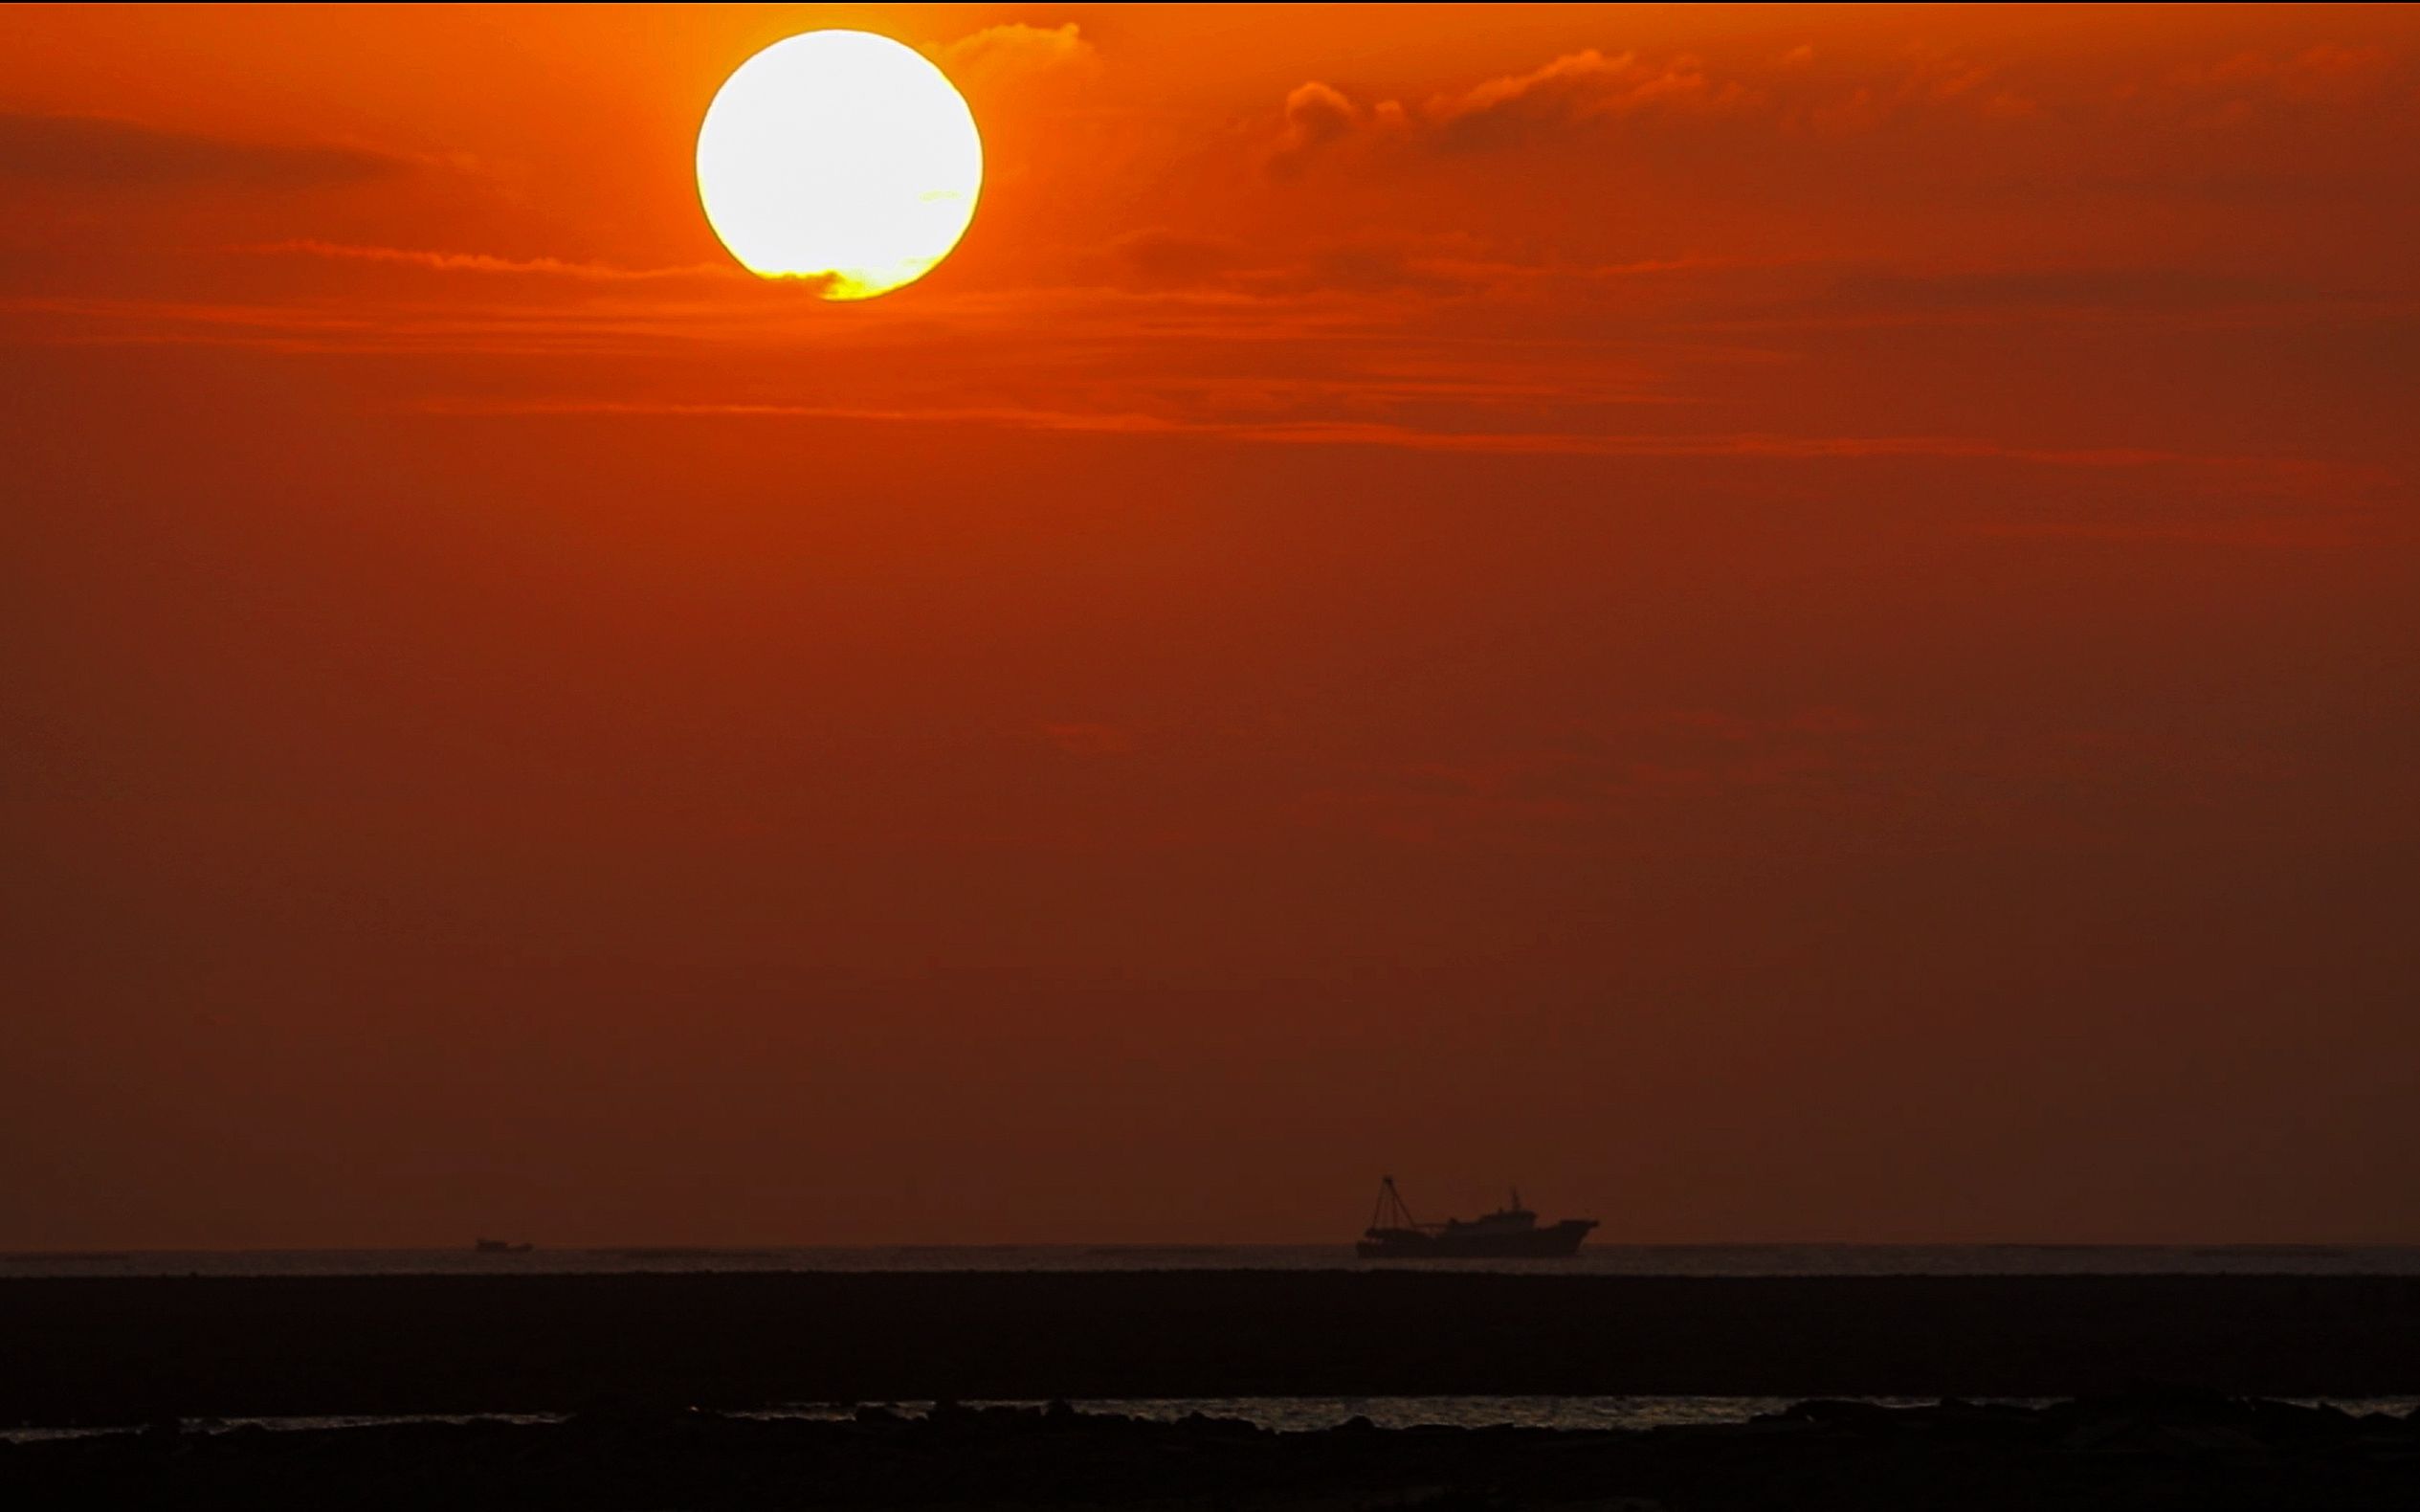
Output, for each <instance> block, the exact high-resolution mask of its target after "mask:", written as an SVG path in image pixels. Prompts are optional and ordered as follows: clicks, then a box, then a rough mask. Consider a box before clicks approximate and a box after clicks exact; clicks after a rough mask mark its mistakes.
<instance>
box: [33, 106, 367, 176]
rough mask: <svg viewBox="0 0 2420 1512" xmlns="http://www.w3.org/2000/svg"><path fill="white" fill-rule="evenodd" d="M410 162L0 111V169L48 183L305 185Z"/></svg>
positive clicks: (340, 149) (99, 119)
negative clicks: (1, 112) (7, 113)
mask: <svg viewBox="0 0 2420 1512" xmlns="http://www.w3.org/2000/svg"><path fill="white" fill-rule="evenodd" d="M408 167H411V160H409V159H407V158H404V157H401V156H398V155H396V154H392V153H388V152H381V151H377V150H374V149H371V148H368V147H361V146H351V145H339V144H331V143H316V142H303V143H286V142H253V141H244V140H240V139H236V138H232V137H221V136H214V135H211V134H209V133H206V132H198V131H186V130H180V129H177V128H175V127H169V126H156V125H148V124H145V123H144V122H136V121H123V120H119V119H116V118H113V117H107V116H49V115H0V177H6V178H12V179H18V180H24V181H32V182H37V183H44V184H50V185H55V186H63V187H71V188H82V189H103V190H121V191H139V190H144V189H200V188H227V187H249V188H255V189H321V188H327V187H331V186H336V185H344V184H354V183H360V182H363V181H366V180H370V179H378V178H384V177H387V176H389V175H391V174H395V173H399V172H402V171H404V170H405V169H406V168H408Z"/></svg>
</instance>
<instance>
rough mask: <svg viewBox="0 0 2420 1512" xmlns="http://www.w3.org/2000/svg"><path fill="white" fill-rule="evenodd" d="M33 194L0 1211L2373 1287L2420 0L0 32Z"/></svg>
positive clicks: (2418, 354) (294, 1238)
mask: <svg viewBox="0 0 2420 1512" xmlns="http://www.w3.org/2000/svg"><path fill="white" fill-rule="evenodd" d="M833 24H842V25H856V26H864V27H868V28H871V29H874V30H878V31H882V32H884V33H888V34H891V35H894V36H897V37H899V38H900V39H901V40H903V41H906V42H909V43H911V44H912V45H915V46H918V47H920V48H922V49H923V50H925V51H926V52H927V53H928V54H929V55H930V56H933V57H934V58H935V59H936V60H937V61H938V62H940V63H941V64H942V65H943V66H944V68H945V69H946V70H948V71H949V72H950V73H951V75H952V76H953V77H954V78H956V79H957V80H958V81H959V82H960V84H961V87H962V88H963V89H964V90H965V92H966V95H967V97H968V100H970V102H971V103H972V105H973V108H974V110H975V113H976V117H977V119H978V121H979V122H981V124H982V127H983V130H984V133H985V137H986V143H987V152H988V164H989V169H990V171H989V176H988V180H987V183H986V188H985V192H984V198H983V201H982V204H981V207H980V209H979V211H978V212H977V215H976V218H975V222H974V225H973V228H972V230H971V231H970V232H969V233H968V234H967V236H966V240H965V242H964V243H963V244H962V245H961V247H960V248H959V250H958V252H957V253H956V254H955V255H954V256H952V257H951V258H950V259H949V260H948V261H947V262H945V263H944V265H943V266H942V267H941V268H940V269H939V270H938V271H937V272H935V273H934V274H933V275H932V276H931V277H930V278H927V279H926V280H924V281H923V282H921V283H919V284H917V285H915V286H914V287H912V288H910V289H907V290H904V291H902V292H900V293H899V294H896V295H893V296H891V297H888V298H885V299H881V300H873V301H869V302H866V303H862V304H851V305H835V304H828V303H822V302H818V301H814V300H810V299H807V298H805V297H803V296H802V294H801V291H799V290H798V289H796V288H788V287H782V286H777V285H768V284H762V283H758V282H756V281H754V280H752V279H750V278H747V277H746V276H745V275H744V274H742V273H740V272H739V271H738V270H737V269H736V268H735V267H733V266H731V265H730V264H729V262H728V259H727V258H726V257H725V256H724V255H723V254H722V250H721V248H720V247H719V245H718V244H717V243H716V241H715V240H714V237H713V235H712V233H711V232H710V231H709V230H708V229H707V227H706V226H705V224H704V221H703V219H702V217H701V216H700V215H699V211H698V207H697V201H696V195H695V189H694V186H693V182H692V176H691V171H690V154H691V151H692V146H693V143H694V137H695V131H696V127H697V123H698V121H699V117H700V115H701V114H702V112H703V110H704V108H705V104H706V101H707V100H709V99H710V98H711V97H712V94H713V92H714V90H715V88H716V86H717V84H718V83H719V82H720V81H721V79H722V77H723V76H724V75H726V74H727V73H728V72H729V71H730V70H731V69H732V68H734V67H736V66H737V65H738V64H739V63H740V62H741V61H742V60H744V58H745V57H746V56H749V55H750V54H751V53H752V52H754V51H755V50H756V49H758V48H760V47H762V46H764V45H766V44H767V43H769V42H771V41H773V40H775V39H777V38H779V37H781V36H784V35H788V34H789V33H794V32H798V31H803V30H808V29H810V28H812V27H814V26H818V25H833ZM0 201H5V209H6V211H7V213H6V214H5V216H0V375H4V376H5V383H6V388H5V392H6V394H7V396H8V402H7V404H6V405H5V406H0V447H5V451H0V459H5V467H6V472H5V475H0V476H5V479H6V490H5V494H0V499H5V504H4V505H0V963H4V964H5V968H6V969H5V978H6V981H5V986H0V993H5V1004H4V1005H0V1248H42V1247H50V1248H91V1247H100V1246H132V1245H155V1246H177V1245H254V1244H296V1245H302V1244H382V1243H441V1244H453V1243H457V1242H463V1241H465V1240H466V1239H467V1237H468V1236H469V1235H471V1234H474V1233H479V1232H487V1233H494V1232H510V1233H514V1234H523V1233H525V1234H527V1235H529V1236H531V1237H534V1238H537V1239H539V1240H541V1241H542V1242H550V1243H560V1244H576V1243H584V1242H598V1243H613V1242H631V1243H636V1242H665V1243H681V1242H696V1243H708V1242H734V1243H747V1242H779V1241H797V1242H814V1241H826V1242H891V1241H946V1240H970V1241H993V1240H999V1241H1021V1240H1033V1241H1046V1240H1059V1239H1063V1240H1077V1241H1088V1240H1117V1239H1133V1240H1171V1241H1210V1240H1222V1239H1238V1240H1254V1239H1271V1240H1288V1239H1336V1240H1340V1241H1341V1240H1342V1239H1343V1238H1345V1237H1348V1236H1349V1234H1350V1233H1351V1231H1352V1230H1353V1229H1354V1228H1355V1227H1356V1226H1357V1225H1358V1223H1359V1222H1360V1221H1361V1219H1362V1216H1363V1214H1364V1213H1365V1211H1366V1199H1367V1195H1368V1189H1369V1188H1370V1187H1371V1186H1372V1185H1374V1183H1375V1180H1376V1178H1377V1176H1378V1174H1379V1173H1380V1172H1381V1171H1382V1170H1391V1171H1393V1172H1394V1173H1395V1174H1396V1175H1397V1176H1398V1177H1399V1178H1401V1179H1402V1180H1403V1181H1404V1183H1405V1185H1406V1188H1407V1190H1408V1191H1409V1192H1410V1194H1411V1195H1412V1196H1413V1197H1414V1199H1415V1201H1416V1202H1420V1203H1422V1204H1423V1205H1424V1206H1427V1207H1431V1208H1436V1209H1439V1210H1443V1209H1447V1208H1460V1209H1466V1210H1467V1209H1469V1208H1472V1207H1474V1206H1476V1205H1479V1204H1482V1203H1485V1202H1487V1201H1489V1200H1490V1199H1492V1198H1493V1197H1494V1196H1495V1195H1496V1193H1497V1190H1498V1189H1499V1186H1500V1185H1501V1184H1502V1183H1503V1182H1504V1181H1506V1180H1519V1181H1521V1183H1522V1185H1523V1186H1524V1188H1525V1190H1527V1192H1528V1194H1529V1195H1531V1196H1532V1197H1533V1198H1534V1199H1536V1200H1537V1201H1538V1203H1539V1204H1540V1206H1542V1207H1543V1208H1544V1209H1546V1210H1547V1211H1548V1212H1549V1215H1555V1214H1559V1213H1561V1212H1568V1211H1578V1212H1589V1213H1593V1214H1594V1215H1596V1216H1598V1217H1600V1218H1602V1219H1604V1220H1605V1223H1606V1227H1605V1229H1604V1231H1603V1233H1602V1235H1601V1237H1603V1238H1604V1239H1607V1240H1610V1241H1621V1240H1628V1239H1641V1240H1672V1241H1690V1240H1754V1239H1790V1238H1844V1239H1861V1240H1917V1241H1921V1240H1967V1239H2040V1240H2150V1241H2169V1240H2186V1241H2190V1240H2252V1241H2286V1240H2393V1241H2401V1242H2420V1072H2416V1071H2415V1070H2414V1068H2415V1067H2420V1015H2416V1014H2415V1012H2414V1006H2415V1003H2420V930H2414V929H2413V928H2412V925H2411V919H2412V916H2413V914H2414V912H2415V905H2416V904H2420V775H2415V773H2420V699H2415V697H2414V691H2415V681H2416V679H2420V655H2416V654H2415V648H2420V571H2415V568H2416V567H2420V494H2416V493H2415V488H2414V483H2415V479H2420V424H2415V423H2414V419H2413V412H2414V399H2415V395H2420V258H2415V256H2414V255H2413V248H2414V247H2415V245H2420V13H2415V12H2414V11H2410V10H2388V11H2352V10H2337V9H2330V8H2305V9H2279V10H2275V11H2270V10H2227V11H2210V12H2203V11H2189V10H2094V11H2031V10H2026V11H1980V12H1969V11H1932V10H1914V11H1858V10H1832V9H1816V10H1811V11H1809V10H1797V9H1788V10H1781V9H1762V8H1751V9H1745V10H1739V11H1692V10H1684V9H1668V8H1657V7H1649V8H1640V9H1623V10H1602V11H1597V10H1587V9H1540V10H1531V9H1525V8H1519V7H1495V8H1480V9H1471V10H1462V11H1455V10H1442V11H1426V10H1421V11H1387V10H1383V9H1380V10H1370V9H1360V10H1351V11H1309V12H1307V13H1302V14H1296V13H1294V12H1292V11H1287V12H1284V13H1282V14H1280V13H1277V12H1274V11H1262V10H1254V9H1249V8H1246V9H1235V10H1216V11H1202V12H1190V11H1155V10H1136V11H1127V10H1122V9H1118V8H1090V7H1060V8H1027V7H911V8H898V9H891V8H881V7H774V8H766V9H762V10H759V9H724V8H686V7H684V8H672V9H661V10H655V9H632V10H621V11H586V10H577V9H568V10H562V11H529V12H523V11H494V10H484V9H477V8H470V9H463V10H448V11H404V10H395V11H388V10H365V11H313V10H308V9H287V8H275V9H264V10H189V11H65V12H61V11H36V10H32V9H26V8H16V9H11V10H8V11H0Z"/></svg>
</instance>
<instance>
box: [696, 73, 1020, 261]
mask: <svg viewBox="0 0 2420 1512" xmlns="http://www.w3.org/2000/svg"><path fill="white" fill-rule="evenodd" d="M982 188H983V138H982V136H981V135H979V134H978V133H977V132H976V130H975V118H974V113H973V112H972V111H969V110H968V109H967V108H966V99H965V97H963V96H961V95H960V94H959V93H958V89H957V86H955V85H953V84H952V83H950V81H949V79H948V78H947V76H945V75H944V74H943V73H942V71H941V70H940V69H938V68H936V67H934V66H933V65H932V63H931V62H929V61H928V60H927V59H926V58H925V57H924V56H923V55H921V54H920V53H918V52H916V51H915V50H914V49H913V48H909V47H906V46H903V45H901V44H900V43H898V42H894V41H892V40H891V39H890V38H889V37H887V36H877V35H876V34H875V33H871V32H841V31H833V32H808V33H802V34H800V35H798V36H793V37H789V38H787V39H785V40H783V41H779V42H776V43H774V44H773V45H772V46H771V47H768V48H766V50H765V51H763V52H762V53H759V54H757V55H756V56H754V57H751V58H749V59H748V60H747V61H746V62H744V63H743V64H741V65H740V66H739V68H738V69H737V70H735V71H734V72H733V73H732V75H731V77H730V78H726V79H724V80H723V81H722V88H721V89H720V90H718V91H716V92H715V97H714V103H713V104H711V105H708V106H707V107H706V119H705V123H704V124H702V125H700V126H699V128H698V198H699V200H700V201H701V202H702V203H703V204H704V206H705V211H706V221H707V223H708V224H709V225H711V226H713V227H714V233H715V234H716V235H718V236H720V237H722V245H723V246H725V247H727V248H729V249H730V252H731V256H734V257H737V258H738V259H739V260H740V263H741V265H742V266H744V267H745V268H746V269H747V270H748V271H749V272H750V273H753V274H755V275H757V276H758V277H759V278H799V279H805V280H810V281H811V282H813V283H814V284H815V285H816V290H817V292H818V293H820V294H821V295H822V296H823V297H824V298H825V299H827V300H870V299H872V298H874V297H875V296H876V295H877V294H887V293H889V292H890V291H891V290H893V289H897V288H899V287H902V286H903V285H906V284H910V283H913V282H915V281H916V280H917V279H919V278H922V277H923V276H924V275H926V274H927V273H930V272H932V271H933V267H934V265H935V264H937V263H939V262H940V261H941V260H942V259H943V258H944V257H946V256H949V252H950V249H951V248H953V247H955V246H957V245H958V238H959V237H960V236H963V235H965V234H966V224H967V222H969V221H970V220H972V219H973V218H974V214H975V196H976V194H977V193H978V192H980V191H981V189H982Z"/></svg>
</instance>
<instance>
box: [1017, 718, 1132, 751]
mask: <svg viewBox="0 0 2420 1512" xmlns="http://www.w3.org/2000/svg"><path fill="white" fill-rule="evenodd" d="M1039 728H1040V731H1041V735H1042V738H1043V739H1044V740H1046V741H1048V742H1050V743H1051V744H1052V745H1055V746H1056V747H1058V748H1059V749H1060V750H1062V751H1065V752H1066V753H1067V754H1068V755H1070V756H1124V755H1129V754H1131V753H1132V752H1133V750H1134V746H1135V739H1134V731H1132V730H1130V729H1126V728H1124V727H1123V726H1121V725H1117V724H1099V723H1087V722H1075V723H1046V724H1043V725H1041V726H1039Z"/></svg>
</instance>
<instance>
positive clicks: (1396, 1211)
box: [1369, 1176, 1420, 1234]
mask: <svg viewBox="0 0 2420 1512" xmlns="http://www.w3.org/2000/svg"><path fill="white" fill-rule="evenodd" d="M1418 1227H1420V1225H1419V1224H1418V1223H1417V1222H1415V1221H1414V1220H1413V1218H1412V1216H1411V1207H1410V1204H1409V1203H1407V1202H1405V1201H1404V1200H1403V1193H1402V1192H1400V1191H1397V1190H1395V1178H1394V1177H1392V1176H1381V1177H1379V1178H1378V1205H1377V1206H1376V1207H1374V1208H1372V1209H1371V1210H1370V1212H1369V1232H1370V1233H1372V1234H1375V1233H1377V1232H1378V1231H1379V1230H1381V1229H1417V1228H1418Z"/></svg>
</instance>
